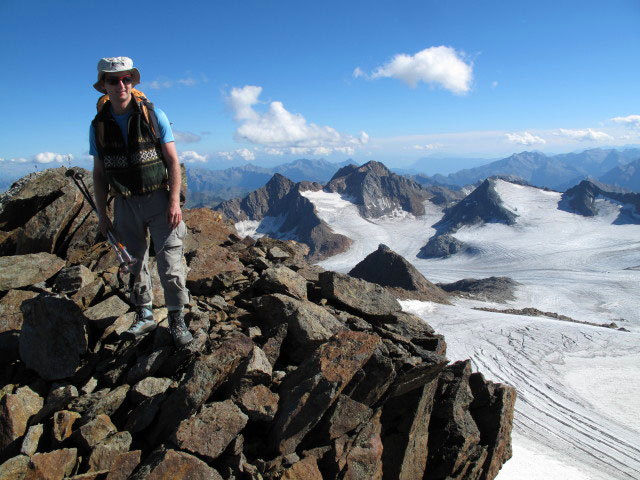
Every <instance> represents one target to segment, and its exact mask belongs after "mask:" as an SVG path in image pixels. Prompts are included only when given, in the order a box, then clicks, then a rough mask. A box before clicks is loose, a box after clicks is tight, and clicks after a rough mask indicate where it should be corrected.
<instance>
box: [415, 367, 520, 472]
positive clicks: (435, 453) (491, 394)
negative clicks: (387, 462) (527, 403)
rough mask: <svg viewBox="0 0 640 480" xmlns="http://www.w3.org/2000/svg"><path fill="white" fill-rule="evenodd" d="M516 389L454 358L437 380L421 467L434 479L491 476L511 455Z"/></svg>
mask: <svg viewBox="0 0 640 480" xmlns="http://www.w3.org/2000/svg"><path fill="white" fill-rule="evenodd" d="M515 400H516V391H515V389H514V388H513V387H510V386H507V385H502V384H494V383H492V382H487V381H485V380H484V378H483V377H482V375H479V374H475V373H474V374H472V373H471V362H470V361H469V360H466V361H464V362H456V363H454V364H453V365H450V366H448V367H447V368H445V369H444V371H443V372H442V374H441V375H440V378H439V380H438V387H437V393H436V395H435V400H434V406H433V412H432V414H431V421H430V424H429V454H428V459H427V467H426V470H427V471H429V472H433V475H436V477H434V478H445V477H447V478H451V479H454V480H458V479H459V480H462V479H463V478H479V479H483V480H485V479H486V480H492V479H493V478H495V476H496V475H497V474H498V471H499V469H500V467H501V466H502V464H503V463H504V462H506V461H507V460H508V459H509V458H510V457H511V428H512V422H513V410H514V405H515Z"/></svg>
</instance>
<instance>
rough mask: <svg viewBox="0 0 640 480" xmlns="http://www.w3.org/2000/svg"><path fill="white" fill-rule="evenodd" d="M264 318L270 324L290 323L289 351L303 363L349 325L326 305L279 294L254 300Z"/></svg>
mask: <svg viewBox="0 0 640 480" xmlns="http://www.w3.org/2000/svg"><path fill="white" fill-rule="evenodd" d="M253 304H254V307H255V308H256V311H257V313H258V315H259V316H260V318H261V319H262V320H263V321H265V322H267V323H268V324H270V325H276V324H278V323H286V324H287V326H288V331H287V338H286V342H287V344H288V348H287V349H286V352H287V354H288V355H289V357H291V358H292V359H293V360H295V361H297V362H301V361H302V360H304V359H305V358H307V357H308V356H309V352H311V351H313V350H314V349H316V348H317V347H318V346H319V345H321V344H322V343H324V342H326V341H327V340H328V339H329V338H331V337H332V336H333V335H334V334H335V333H336V332H339V331H340V330H344V329H345V326H344V325H343V324H342V323H341V322H340V321H339V320H338V319H336V318H335V317H334V316H333V315H331V314H330V313H329V312H327V311H326V310H325V309H324V308H322V307H320V306H318V305H316V304H314V303H311V302H306V301H304V302H303V301H301V300H296V299H295V298H291V297H288V296H286V295H282V294H279V293H276V294H272V295H264V296H262V297H259V298H255V299H254V300H253Z"/></svg>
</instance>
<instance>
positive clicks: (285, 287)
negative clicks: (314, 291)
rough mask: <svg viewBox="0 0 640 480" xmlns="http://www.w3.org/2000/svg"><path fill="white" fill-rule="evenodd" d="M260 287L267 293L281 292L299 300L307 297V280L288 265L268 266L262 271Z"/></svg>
mask: <svg viewBox="0 0 640 480" xmlns="http://www.w3.org/2000/svg"><path fill="white" fill-rule="evenodd" d="M258 288H260V289H261V290H262V291H264V292H265V293H281V294H283V295H288V296H289V297H293V298H297V299H298V300H306V299H307V281H306V279H305V278H304V277H302V276H300V275H298V274H297V273H296V272H294V271H293V270H291V269H290V268H288V267H284V266H279V267H272V268H267V269H266V270H265V271H264V272H262V276H261V277H260V280H259V281H258Z"/></svg>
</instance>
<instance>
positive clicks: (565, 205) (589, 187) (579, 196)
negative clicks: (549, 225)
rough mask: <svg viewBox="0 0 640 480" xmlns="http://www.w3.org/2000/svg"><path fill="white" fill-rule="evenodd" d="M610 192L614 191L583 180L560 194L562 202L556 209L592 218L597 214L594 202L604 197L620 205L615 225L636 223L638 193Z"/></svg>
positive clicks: (638, 201) (638, 210) (639, 208)
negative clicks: (620, 208)
mask: <svg viewBox="0 0 640 480" xmlns="http://www.w3.org/2000/svg"><path fill="white" fill-rule="evenodd" d="M612 190H614V189H613V188H610V187H607V186H605V185H603V184H597V183H596V182H593V181H589V180H583V181H582V182H580V183H579V184H578V185H576V186H575V187H573V188H570V189H569V190H567V191H566V192H565V193H563V194H562V200H561V202H560V203H559V205H558V208H560V210H565V211H567V212H571V213H578V214H580V215H584V216H585V217H593V216H595V215H597V213H598V208H597V206H596V200H597V199H598V198H603V197H604V198H606V199H608V200H611V201H613V202H615V203H619V204H621V205H622V210H621V212H620V215H619V216H618V218H617V219H616V223H638V222H639V220H638V216H639V215H640V193H620V192H616V191H612Z"/></svg>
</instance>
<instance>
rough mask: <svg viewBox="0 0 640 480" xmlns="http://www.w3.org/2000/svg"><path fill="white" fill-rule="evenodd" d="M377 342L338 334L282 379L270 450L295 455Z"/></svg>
mask: <svg viewBox="0 0 640 480" xmlns="http://www.w3.org/2000/svg"><path fill="white" fill-rule="evenodd" d="M380 341H381V340H380V338H379V337H378V336H375V335H369V334H366V333H362V332H352V331H347V332H340V333H338V334H336V335H335V336H334V337H333V338H332V339H331V340H329V341H328V342H326V343H324V344H323V345H321V346H320V347H319V348H318V349H317V350H316V351H315V352H313V354H312V356H311V357H309V358H308V359H307V360H306V361H305V362H304V363H302V364H301V365H300V366H299V367H298V368H297V369H296V370H295V371H294V372H293V373H291V374H290V375H289V376H288V377H287V378H285V380H284V381H283V383H282V385H281V387H280V392H279V393H280V405H279V409H278V413H277V414H276V418H275V420H274V422H273V426H272V432H271V445H272V447H273V448H274V450H276V451H278V452H279V453H281V454H282V455H288V454H290V453H293V452H295V450H296V448H297V447H298V445H299V444H300V442H301V441H302V440H303V438H304V437H305V435H306V434H307V433H309V431H310V430H311V429H312V428H313V427H314V426H315V425H316V424H317V423H318V421H320V419H321V418H322V416H323V415H324V414H325V412H326V411H327V410H328V409H329V407H330V406H331V405H332V404H333V402H334V401H335V400H336V398H337V397H338V395H340V393H341V392H342V390H343V389H344V387H345V386H346V385H347V384H348V383H349V381H350V380H351V378H352V377H353V376H354V374H355V373H356V372H357V371H358V370H359V369H360V368H362V366H363V365H364V364H365V363H366V362H367V360H369V358H370V357H371V355H373V352H374V351H375V349H376V348H377V346H378V345H379V343H380Z"/></svg>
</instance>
